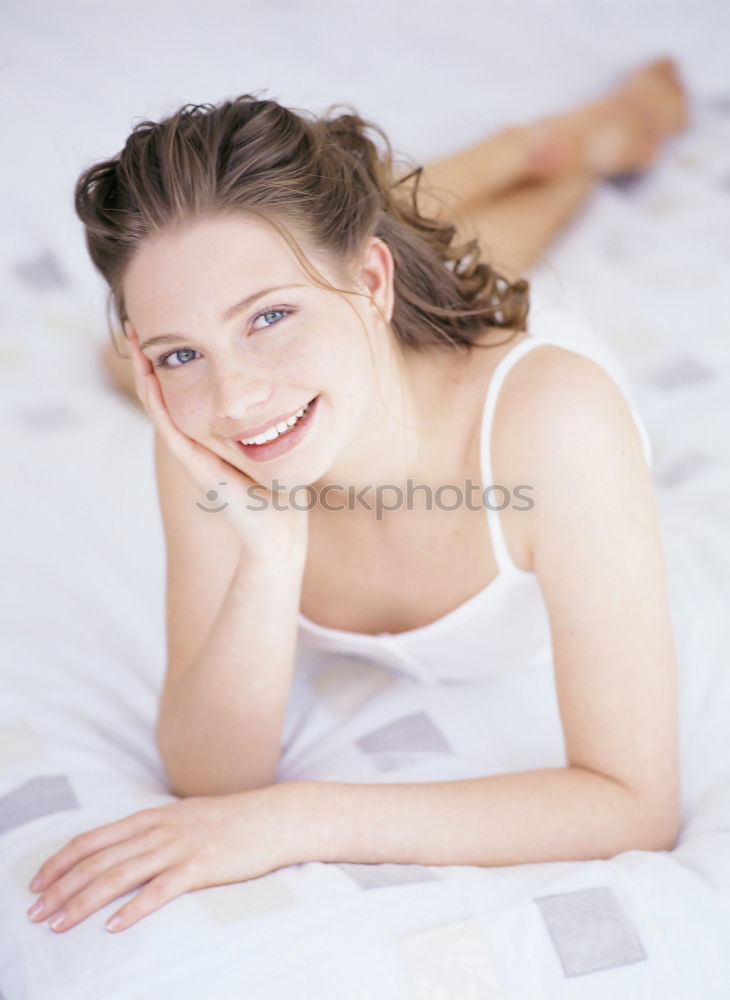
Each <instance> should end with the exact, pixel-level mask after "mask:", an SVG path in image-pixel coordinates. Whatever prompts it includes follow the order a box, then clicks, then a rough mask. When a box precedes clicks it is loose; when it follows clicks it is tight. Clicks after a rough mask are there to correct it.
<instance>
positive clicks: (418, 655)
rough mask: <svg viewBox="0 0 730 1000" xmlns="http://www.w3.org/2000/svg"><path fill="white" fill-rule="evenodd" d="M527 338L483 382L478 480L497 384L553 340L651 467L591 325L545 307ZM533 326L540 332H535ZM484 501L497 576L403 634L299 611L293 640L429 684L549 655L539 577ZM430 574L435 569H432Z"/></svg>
mask: <svg viewBox="0 0 730 1000" xmlns="http://www.w3.org/2000/svg"><path fill="white" fill-rule="evenodd" d="M537 319H538V320H539V322H535V321H533V323H532V324H531V327H532V329H531V331H530V336H529V337H527V338H525V339H524V340H522V341H520V342H519V343H518V344H516V345H515V346H514V347H512V348H510V349H508V350H507V352H506V353H505V354H504V355H503V356H502V358H500V360H499V362H498V364H497V365H496V367H495V369H494V371H493V373H492V376H491V378H490V380H489V384H488V386H487V391H486V397H485V402H484V410H483V414H482V425H481V428H482V429H481V474H482V486H483V488H484V489H486V488H487V486H489V485H490V484H491V483H492V482H493V479H492V463H491V429H492V418H493V415H494V410H495V406H496V403H497V398H498V395H499V390H500V388H501V386H502V383H503V382H504V379H505V377H506V375H507V373H508V372H509V371H510V369H511V368H512V367H513V366H514V365H515V364H516V363H517V362H518V361H519V359H520V358H522V357H523V356H524V355H525V354H527V353H528V351H531V350H534V349H535V348H537V347H539V346H540V345H542V344H557V345H558V346H560V347H565V348H567V349H569V350H573V351H575V352H576V353H578V354H582V355H584V356H586V357H589V358H591V359H592V360H593V361H595V362H596V363H597V364H600V365H601V367H603V368H604V369H605V370H606V371H607V372H608V374H609V375H610V376H611V377H612V378H613V379H614V381H615V382H616V384H617V385H618V386H619V388H620V389H621V391H622V392H623V394H624V397H625V398H626V401H627V404H628V405H629V408H630V411H631V413H632V415H633V418H634V420H635V422H636V425H637V429H638V432H639V435H640V437H641V441H642V445H643V447H644V454H645V456H646V460H647V463H648V465H649V466H650V467H651V464H652V450H651V444H650V440H649V436H648V434H647V432H646V429H645V427H644V425H643V423H642V421H641V420H640V418H639V417H638V415H637V412H636V409H635V407H634V405H633V403H632V401H631V392H630V389H629V385H628V379H627V376H626V373H625V372H624V371H623V369H622V367H621V365H620V363H619V361H618V358H617V357H616V355H615V354H614V353H613V351H612V349H611V348H610V347H609V345H608V344H607V343H606V342H605V341H602V340H599V339H598V337H597V335H596V334H595V332H594V331H591V330H590V329H589V328H587V327H584V326H583V325H582V324H578V323H576V321H575V320H572V319H570V318H569V317H566V316H564V315H562V314H551V313H550V312H546V311H545V310H543V311H542V312H541V313H540V314H539V315H538V317H537ZM535 327H537V332H535ZM495 505H496V501H495V503H494V504H492V503H490V504H487V505H486V513H487V522H488V527H489V533H490V539H491V544H492V546H493V550H494V554H495V559H496V562H497V566H498V570H499V572H498V575H497V576H496V577H495V579H494V580H493V581H492V582H491V583H490V584H489V585H488V586H487V587H485V589H484V590H480V591H479V592H478V593H477V594H474V596H472V597H470V598H469V599H468V600H466V601H465V602H464V603H463V604H460V605H459V606H458V607H457V608H455V609H454V610H453V611H449V612H447V614H445V615H443V616H442V617H441V618H437V619H436V621H433V622H430V623H429V624H428V625H423V626H420V627H419V628H413V629H408V630H406V631H405V632H379V633H377V634H376V635H369V634H367V633H363V632H353V631H349V630H344V629H336V628H329V627H327V626H324V625H317V624H316V623H315V622H312V621H310V619H308V618H306V617H305V616H304V615H303V614H301V612H300V613H299V632H298V643H300V644H302V646H304V647H307V648H312V649H321V650H325V651H327V652H336V653H344V654H347V655H354V656H358V657H359V656H361V657H364V658H366V659H368V660H374V661H376V662H377V663H379V664H382V665H384V666H387V667H390V668H393V669H395V670H397V671H400V672H403V673H405V674H408V675H410V676H411V677H415V678H417V679H419V680H420V681H423V682H424V683H427V684H436V683H441V682H443V681H449V680H452V681H462V680H476V679H479V678H483V677H486V676H488V675H490V674H504V673H508V672H510V671H513V670H519V669H521V668H527V667H533V666H536V665H538V664H540V663H545V662H546V661H551V660H552V642H551V637H550V622H549V618H548V614H547V609H546V607H545V602H544V600H543V596H542V591H541V590H540V586H539V583H538V579H537V575H536V574H535V573H534V572H532V571H527V570H523V569H520V568H519V567H518V566H516V565H515V564H514V563H513V561H512V559H511V557H510V555H509V551H508V549H507V546H506V544H505V540H504V536H503V534H502V526H501V522H500V517H499V511H498V510H496V509H493V508H494V506H495ZM434 572H436V568H435V567H434Z"/></svg>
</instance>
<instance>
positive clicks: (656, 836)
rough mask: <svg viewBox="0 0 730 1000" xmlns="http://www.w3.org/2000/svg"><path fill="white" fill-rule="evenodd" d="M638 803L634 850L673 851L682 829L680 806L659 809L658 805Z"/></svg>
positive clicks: (674, 805)
mask: <svg viewBox="0 0 730 1000" xmlns="http://www.w3.org/2000/svg"><path fill="white" fill-rule="evenodd" d="M638 801H639V805H638V807H637V811H638V820H637V823H636V834H635V837H634V840H635V845H634V849H638V850H642V851H673V850H674V848H675V847H676V846H677V841H678V840H679V834H680V832H681V829H682V821H681V816H680V808H679V804H678V803H676V804H673V805H672V806H671V807H669V808H667V807H663V808H657V806H656V803H648V802H646V801H641V799H639V800H638Z"/></svg>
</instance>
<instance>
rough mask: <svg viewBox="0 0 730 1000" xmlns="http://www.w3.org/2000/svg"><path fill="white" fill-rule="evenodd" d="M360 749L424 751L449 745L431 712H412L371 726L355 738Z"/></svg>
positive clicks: (446, 750)
mask: <svg viewBox="0 0 730 1000" xmlns="http://www.w3.org/2000/svg"><path fill="white" fill-rule="evenodd" d="M356 742H357V745H358V746H359V747H360V749H361V750H362V751H363V753H381V752H383V751H384V752H386V753H388V752H390V753H392V752H394V751H395V752H403V751H406V752H410V753H412V752H413V751H425V752H427V753H449V752H450V751H451V747H450V746H449V744H448V743H447V742H446V740H445V739H444V736H443V734H442V732H441V730H440V729H438V728H437V727H436V726H435V725H434V723H433V721H432V719H431V717H430V715H427V714H426V712H414V713H413V714H412V715H404V716H403V717H402V718H400V719H395V720H394V721H393V722H389V723H387V725H385V726H380V727H379V728H378V729H373V730H372V731H371V732H369V733H366V734H365V736H361V737H360V739H359V740H357V741H356Z"/></svg>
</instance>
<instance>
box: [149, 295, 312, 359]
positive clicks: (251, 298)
mask: <svg viewBox="0 0 730 1000" xmlns="http://www.w3.org/2000/svg"><path fill="white" fill-rule="evenodd" d="M304 287H305V285H304V283H303V282H299V283H298V284H294V285H274V286H273V287H271V288H262V289H261V291H260V292H254V294H253V295H247V296H246V298H245V299H241V301H240V302H236V304H235V305H232V306H230V308H228V309H226V311H225V312H224V313H223V315H222V316H221V323H227V322H228V321H229V320H232V319H233V318H234V317H235V316H237V315H238V314H239V313H240V312H243V310H244V309H246V308H247V307H248V306H250V305H251V304H252V303H254V302H255V301H256V300H257V299H260V298H262V297H263V296H264V295H268V294H269V292H280V291H281V290H282V288H304ZM185 336H187V334H183V333H162V334H160V335H159V337H150V338H149V340H145V342H144V344H140V346H139V349H140V351H142V350H144V348H145V347H152V346H154V345H155V344H169V343H171V342H172V341H174V340H180V338H181V337H185Z"/></svg>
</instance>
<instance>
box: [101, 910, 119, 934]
mask: <svg viewBox="0 0 730 1000" xmlns="http://www.w3.org/2000/svg"><path fill="white" fill-rule="evenodd" d="M105 926H106V929H107V930H108V931H115V930H116V929H117V927H121V926H122V918H121V917H120V916H119V914H118V913H117V914H116V916H114V917H109V919H108V920H107V922H106V925H105Z"/></svg>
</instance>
